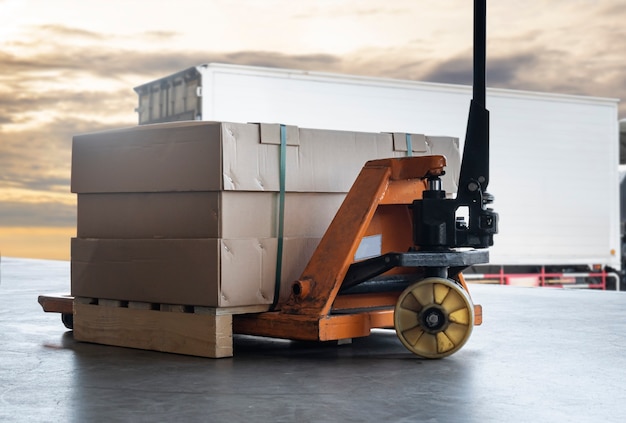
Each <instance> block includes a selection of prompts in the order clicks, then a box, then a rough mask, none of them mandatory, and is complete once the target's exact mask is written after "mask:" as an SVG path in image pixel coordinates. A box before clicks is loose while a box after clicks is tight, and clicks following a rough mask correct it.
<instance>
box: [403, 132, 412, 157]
mask: <svg viewBox="0 0 626 423" xmlns="http://www.w3.org/2000/svg"><path fill="white" fill-rule="evenodd" d="M405 137H406V155H407V156H409V157H411V156H412V155H413V142H412V141H411V134H405Z"/></svg>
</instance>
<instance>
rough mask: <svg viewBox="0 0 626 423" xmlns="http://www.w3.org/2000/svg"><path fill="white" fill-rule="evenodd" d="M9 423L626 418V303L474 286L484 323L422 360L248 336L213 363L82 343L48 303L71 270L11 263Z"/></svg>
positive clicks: (2, 297) (394, 348)
mask: <svg viewBox="0 0 626 423" xmlns="http://www.w3.org/2000/svg"><path fill="white" fill-rule="evenodd" d="M0 274H1V279H0V334H1V335H0V421H2V422H95V421H106V422H116V421H133V422H143V421H146V422H160V421H184V422H195V421H204V422H365V421H371V422H386V423H389V422H623V421H626V293H623V292H601V291H574V290H557V289H549V288H513V287H501V286H481V285H471V286H470V291H471V294H472V296H473V298H474V300H475V302H476V303H479V304H482V305H483V308H484V320H485V322H484V324H483V325H482V326H479V327H476V328H475V329H474V333H473V334H472V338H471V339H470V340H469V342H468V343H467V344H466V345H465V346H464V347H463V349H461V350H460V351H459V352H457V353H456V354H454V355H452V356H451V357H448V358H446V359H443V360H436V361H429V360H421V359H418V358H416V357H415V356H413V355H412V354H411V353H410V352H408V351H407V350H406V349H405V348H404V347H403V346H402V345H401V344H400V342H399V341H398V340H397V338H396V336H395V334H394V333H393V332H392V331H380V332H377V333H375V334H373V335H372V336H370V337H368V338H363V339H355V340H354V342H353V343H352V344H350V345H342V346H336V345H335V346H328V345H317V344H314V345H311V344H304V343H293V342H288V341H278V340H267V339H262V338H252V337H243V336H237V337H236V339H235V357H234V358H227V359H218V360H213V359H201V358H194V357H185V356H178V355H173V354H163V353H156V352H151V351H140V350H132V349H125V348H116V347H108V346H100V345H92V344H85V343H77V342H75V341H74V340H73V338H72V333H71V332H69V331H67V330H66V329H65V328H64V326H63V325H62V323H61V320H60V316H59V315H58V314H46V313H43V312H42V311H41V309H40V307H39V305H38V304H37V296H38V295H39V294H42V293H66V292H68V290H69V280H70V279H69V263H68V262H55V261H38V260H23V259H10V258H3V259H2V261H1V264H0Z"/></svg>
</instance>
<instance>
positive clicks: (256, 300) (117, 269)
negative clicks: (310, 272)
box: [71, 238, 319, 307]
mask: <svg viewBox="0 0 626 423" xmlns="http://www.w3.org/2000/svg"><path fill="white" fill-rule="evenodd" d="M318 243H319V239H311V238H287V239H285V240H284V252H285V254H284V256H283V260H282V268H281V276H282V278H281V286H280V292H281V294H280V295H281V296H288V295H289V292H290V289H291V283H292V282H293V281H295V280H296V279H297V278H298V277H299V276H300V274H301V273H302V270H303V269H304V267H305V266H306V264H307V263H308V259H309V257H310V255H311V253H312V252H313V250H314V249H315V247H316V246H317V244H318ZM276 246H277V240H276V238H266V239H233V240H230V239H215V238H204V239H166V240H159V239H124V240H116V239H80V238H73V239H72V263H71V269H72V271H71V275H72V276H71V279H72V284H71V285H72V295H73V296H75V297H88V298H106V299H113V300H123V301H141V302H149V303H157V304H181V305H196V306H207V307H238V306H247V305H258V304H271V303H272V301H273V299H274V287H275V279H276V263H277V260H276Z"/></svg>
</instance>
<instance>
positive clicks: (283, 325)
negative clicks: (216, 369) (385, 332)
mask: <svg viewBox="0 0 626 423" xmlns="http://www.w3.org/2000/svg"><path fill="white" fill-rule="evenodd" d="M444 166H445V158H444V157H443V156H426V157H405V158H394V159H383V160H374V161H370V162H368V163H367V164H366V165H365V166H364V167H363V169H362V170H361V173H360V174H359V176H358V178H357V179H356V181H355V183H354V185H353V186H352V188H351V189H350V191H349V193H348V195H347V196H346V199H345V200H344V202H343V204H342V206H341V207H340V209H339V210H338V212H337V214H336V215H335V218H334V219H333V221H332V222H331V224H330V226H329V227H328V229H327V231H326V233H325V235H324V237H323V238H322V240H321V241H320V244H319V246H318V247H317V249H316V250H315V252H314V253H313V255H312V257H311V259H310V261H309V263H308V265H307V266H306V268H305V269H304V271H303V273H302V276H301V277H300V279H299V280H298V281H296V282H294V284H293V286H292V290H291V295H290V296H289V298H288V299H287V300H286V301H285V302H284V303H282V304H278V307H277V308H278V310H277V311H270V312H265V313H260V314H242V315H237V316H234V319H233V332H234V333H241V334H249V335H260V336H268V337H277V338H287V339H296V340H310V341H331V340H341V339H346V338H356V337H362V336H367V335H369V334H370V331H371V330H372V329H374V328H393V327H395V328H396V330H397V331H398V335H399V337H400V340H401V341H402V342H403V343H404V344H405V346H407V348H408V349H409V350H411V351H412V352H414V353H415V354H417V355H419V356H422V357H428V358H438V357H442V356H446V355H449V354H451V353H453V352H455V351H457V350H458V349H459V348H460V347H461V346H462V345H463V344H464V343H465V341H466V340H467V338H468V337H469V335H470V333H471V330H472V326H473V325H478V324H480V323H481V322H482V309H481V307H480V306H478V305H476V306H474V305H473V304H472V302H471V299H470V297H469V295H468V294H467V286H466V285H465V282H464V280H463V277H462V275H461V273H460V272H459V271H458V270H457V271H455V269H462V268H463V267H466V266H468V265H471V264H475V263H477V262H484V261H486V257H487V256H486V251H479V250H473V251H465V252H455V251H447V252H428V253H427V252H424V253H420V252H415V253H414V256H412V257H410V260H401V261H399V262H398V263H399V264H400V266H398V267H396V268H394V269H392V270H390V271H388V272H385V275H387V276H392V277H393V276H396V277H398V278H402V279H405V280H406V279H407V278H409V279H410V278H411V275H415V276H414V277H415V278H416V279H417V280H415V282H417V283H415V284H413V285H411V286H409V287H408V288H406V289H405V291H404V292H402V291H386V292H370V293H354V294H350V293H345V294H344V293H340V291H341V289H342V285H344V284H345V283H346V281H349V280H350V279H349V278H348V279H346V276H348V272H349V269H350V268H351V266H352V265H353V263H354V257H355V254H356V252H357V249H358V247H359V243H360V241H361V240H362V239H363V238H364V237H368V236H374V235H382V236H381V241H382V245H381V247H382V253H383V254H382V255H381V257H384V258H383V259H382V260H381V261H382V262H385V261H391V260H393V259H395V258H396V257H397V256H394V253H393V252H394V251H409V250H410V249H411V248H412V247H413V243H412V231H411V227H412V215H411V212H410V208H409V205H410V204H412V202H413V201H414V200H415V199H417V198H421V196H422V192H423V191H424V190H425V189H426V188H427V185H426V178H427V177H429V176H439V175H441V174H443V169H444ZM404 264H406V265H407V266H405V265H404ZM424 264H426V266H427V267H423V266H424ZM408 265H415V267H409V266H408ZM429 268H434V269H438V271H439V273H438V274H433V275H432V276H433V277H428V276H429V271H428V269H429ZM448 268H450V272H448ZM441 269H444V271H445V272H448V273H450V277H451V278H452V280H450V279H448V278H447V277H446V276H447V273H446V274H441ZM424 276H426V278H424ZM418 280H419V282H418ZM348 292H349V290H348ZM394 308H395V310H394ZM425 310H432V312H431V314H428V313H427V312H425ZM394 317H395V318H394ZM429 318H430V319H431V320H434V321H435V324H433V325H431V326H432V327H431V328H430V329H429V327H428V323H427V320H426V319H429ZM420 319H423V320H424V321H420ZM403 333H404V335H403Z"/></svg>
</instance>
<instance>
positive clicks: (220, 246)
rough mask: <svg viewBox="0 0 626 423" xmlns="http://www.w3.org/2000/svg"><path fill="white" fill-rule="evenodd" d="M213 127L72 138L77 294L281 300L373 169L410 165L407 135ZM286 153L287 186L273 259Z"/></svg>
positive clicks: (452, 154)
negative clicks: (378, 164)
mask: <svg viewBox="0 0 626 423" xmlns="http://www.w3.org/2000/svg"><path fill="white" fill-rule="evenodd" d="M286 129H287V137H286V145H285V148H284V149H282V148H281V145H280V144H281V140H280V126H279V125H276V124H238V123H220V122H179V123H167V124H155V125H145V126H138V127H133V128H127V129H120V130H113V131H105V132H99V133H93V134H85V135H79V136H76V137H74V140H73V150H72V181H71V188H72V192H74V193H77V194H78V225H77V226H78V228H77V229H78V231H77V232H78V238H75V239H73V240H72V295H74V296H79V297H93V298H106V299H116V300H122V301H143V302H151V303H165V304H182V305H198V306H209V307H234V306H246V305H259V304H270V303H272V301H273V299H274V287H275V278H276V267H277V265H278V264H280V266H281V276H282V277H281V285H280V287H279V291H280V293H281V294H280V295H281V296H287V295H289V292H290V290H291V283H292V282H293V281H294V280H296V279H297V278H298V277H299V276H300V274H301V272H302V270H303V269H304V267H305V265H306V264H307V263H308V260H309V258H310V256H311V254H312V252H313V251H314V249H315V247H316V246H317V244H318V242H319V239H320V238H321V237H322V236H323V234H324V232H325V231H326V228H327V227H328V224H329V223H330V221H331V220H332V218H333V217H334V215H335V213H336V211H337V209H338V208H339V206H340V205H341V202H342V201H343V198H344V197H345V194H346V193H347V192H348V191H349V189H350V187H351V186H352V183H353V182H354V180H355V179H356V177H357V175H358V174H359V172H360V171H361V168H362V167H363V165H364V164H365V163H366V162H367V161H368V160H373V159H378V158H386V157H398V156H406V155H407V154H408V151H407V150H408V143H407V142H406V141H407V136H406V134H380V133H379V134H376V133H360V132H347V131H327V130H315V129H302V128H296V127H292V126H290V127H287V128H286ZM411 139H412V142H411V146H412V147H411V148H412V153H411V154H413V155H428V154H443V155H446V157H447V158H448V164H449V166H448V168H447V173H446V176H445V178H444V181H443V183H444V187H445V188H446V189H447V190H448V191H450V192H455V191H456V178H457V172H458V163H459V160H460V158H459V150H458V140H456V139H454V138H448V137H426V136H423V135H415V134H412V135H411ZM281 151H283V152H284V154H285V157H284V158H285V159H286V170H285V173H284V176H285V181H286V194H285V213H284V237H285V238H284V249H283V256H282V257H281V258H280V259H279V258H277V254H276V251H277V248H276V245H277V242H278V241H277V236H278V233H277V226H278V197H279V194H278V191H279V180H280V159H281V154H283V153H281Z"/></svg>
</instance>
